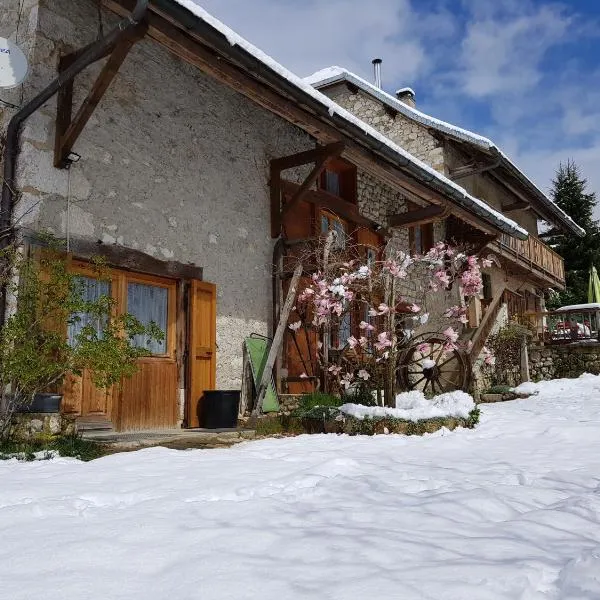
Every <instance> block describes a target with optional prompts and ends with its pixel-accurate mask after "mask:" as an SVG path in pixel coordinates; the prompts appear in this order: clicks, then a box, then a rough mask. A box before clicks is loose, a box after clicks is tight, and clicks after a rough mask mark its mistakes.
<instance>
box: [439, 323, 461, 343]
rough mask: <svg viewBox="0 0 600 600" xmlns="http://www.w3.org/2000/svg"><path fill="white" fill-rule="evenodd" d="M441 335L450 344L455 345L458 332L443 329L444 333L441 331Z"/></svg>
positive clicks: (450, 328) (448, 328)
mask: <svg viewBox="0 0 600 600" xmlns="http://www.w3.org/2000/svg"><path fill="white" fill-rule="evenodd" d="M442 335H444V336H445V337H446V339H447V340H448V341H449V342H450V343H452V344H455V343H456V342H457V341H458V331H455V330H454V329H452V327H447V328H446V329H444V331H442Z"/></svg>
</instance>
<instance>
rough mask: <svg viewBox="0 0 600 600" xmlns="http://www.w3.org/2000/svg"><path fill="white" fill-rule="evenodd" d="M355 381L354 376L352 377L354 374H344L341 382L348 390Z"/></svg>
mask: <svg viewBox="0 0 600 600" xmlns="http://www.w3.org/2000/svg"><path fill="white" fill-rule="evenodd" d="M353 379H354V375H352V373H344V376H343V377H342V379H341V380H340V384H341V385H342V386H343V387H344V389H346V390H347V389H348V388H349V387H350V384H351V383H352V380H353Z"/></svg>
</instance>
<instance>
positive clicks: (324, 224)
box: [321, 215, 329, 233]
mask: <svg viewBox="0 0 600 600" xmlns="http://www.w3.org/2000/svg"><path fill="white" fill-rule="evenodd" d="M328 232H329V219H328V218H327V217H326V216H325V215H321V233H328Z"/></svg>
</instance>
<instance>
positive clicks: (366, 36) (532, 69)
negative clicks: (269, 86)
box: [197, 0, 600, 195]
mask: <svg viewBox="0 0 600 600" xmlns="http://www.w3.org/2000/svg"><path fill="white" fill-rule="evenodd" d="M197 1H198V3H199V4H200V5H202V6H203V7H204V8H206V9H207V10H208V11H209V12H211V13H212V14H214V15H215V16H216V17H218V18H220V19H221V20H222V21H224V22H225V23H226V24H227V25H229V26H230V27H232V28H233V29H234V30H236V31H237V32H238V33H240V34H241V35H243V36H244V37H246V38H247V39H249V40H250V41H251V42H253V43H254V44H255V45H256V46H258V47H259V48H261V49H262V50H264V51H266V52H267V53H269V54H270V55H271V56H273V57H274V58H276V59H277V60H278V61H279V62H281V63H282V64H284V65H285V66H286V67H288V68H289V69H291V70H292V71H294V72H296V73H297V74H298V75H308V74H310V73H312V72H314V71H316V70H318V69H321V68H323V67H326V66H330V65H339V66H344V67H346V68H348V69H350V70H352V71H354V72H355V73H357V74H359V75H362V76H363V77H365V78H367V79H369V80H371V79H372V71H371V59H372V58H373V57H375V56H379V57H381V58H382V59H383V87H384V88H385V89H386V90H388V91H390V92H393V91H394V90H395V89H397V88H399V87H403V86H406V85H408V86H410V87H412V88H414V89H415V91H416V94H417V107H418V108H420V109H421V110H423V111H425V112H428V113H430V114H432V115H434V116H436V117H439V118H442V119H445V120H447V121H450V122H453V123H455V124H458V125H461V126H463V127H466V128H467V129H471V130H473V131H476V132H478V133H481V134H483V135H486V136H488V137H490V138H492V140H494V142H496V143H497V144H498V145H500V146H501V147H502V148H503V150H505V152H507V154H509V156H511V157H512V158H513V159H514V160H515V161H516V162H517V164H519V165H520V166H521V167H522V168H523V170H525V171H526V172H527V173H528V175H530V177H532V178H533V179H534V180H535V181H536V182H537V183H538V184H539V185H540V187H542V189H544V190H548V189H549V186H550V180H551V179H552V176H553V173H554V171H555V169H556V167H557V166H558V163H559V162H560V161H561V160H562V161H566V160H567V159H569V158H571V159H574V160H575V161H576V162H577V163H578V164H579V165H580V167H581V168H582V170H583V172H584V175H585V176H586V177H587V178H588V180H589V188H590V189H591V190H594V191H598V193H599V195H600V64H599V63H600V1H597V0H570V1H568V2H562V3H561V2H549V1H545V0H370V1H365V0H327V1H326V2H325V1H323V0H319V1H317V0H293V1H292V0H252V2H248V1H247V0H197Z"/></svg>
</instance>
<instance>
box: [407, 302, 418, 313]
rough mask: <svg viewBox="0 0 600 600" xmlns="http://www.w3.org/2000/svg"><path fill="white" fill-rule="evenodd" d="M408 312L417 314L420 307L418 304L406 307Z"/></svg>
mask: <svg viewBox="0 0 600 600" xmlns="http://www.w3.org/2000/svg"><path fill="white" fill-rule="evenodd" d="M408 308H409V310H410V312H414V313H418V312H419V311H420V310H421V307H420V306H419V305H418V304H412V305H411V306H409V307H408Z"/></svg>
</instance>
